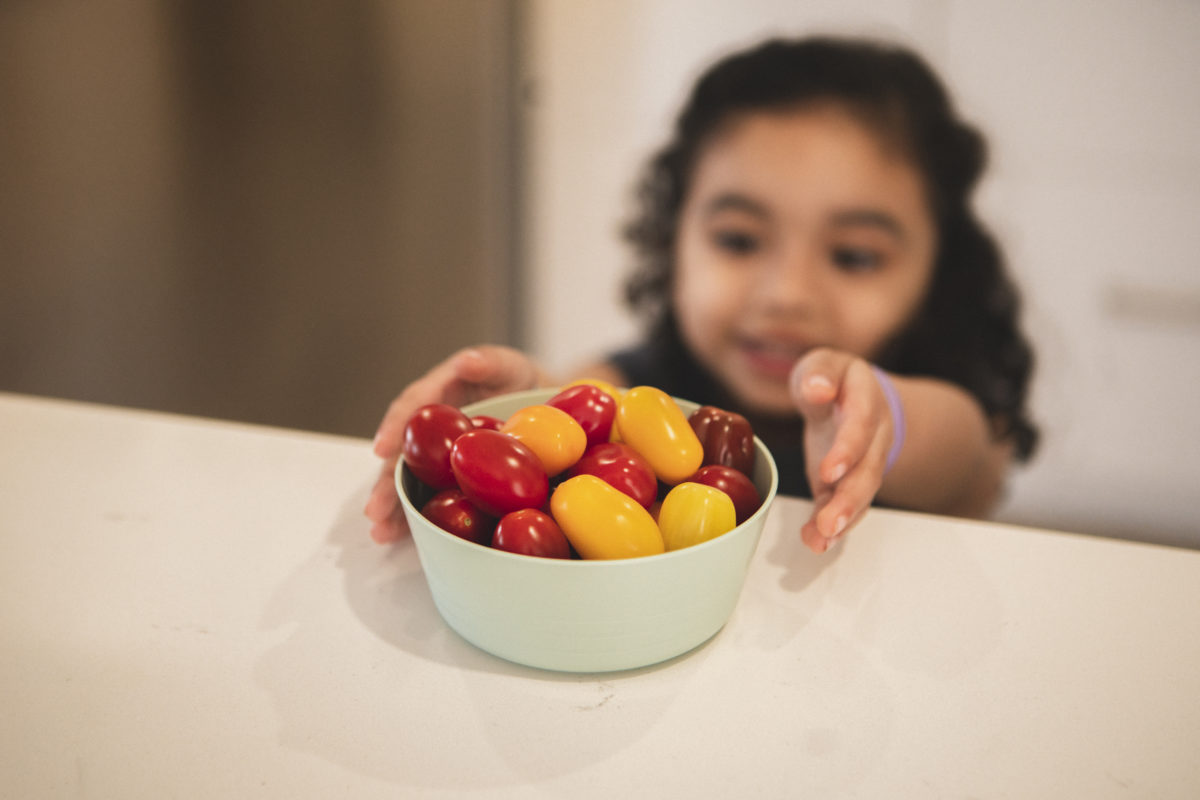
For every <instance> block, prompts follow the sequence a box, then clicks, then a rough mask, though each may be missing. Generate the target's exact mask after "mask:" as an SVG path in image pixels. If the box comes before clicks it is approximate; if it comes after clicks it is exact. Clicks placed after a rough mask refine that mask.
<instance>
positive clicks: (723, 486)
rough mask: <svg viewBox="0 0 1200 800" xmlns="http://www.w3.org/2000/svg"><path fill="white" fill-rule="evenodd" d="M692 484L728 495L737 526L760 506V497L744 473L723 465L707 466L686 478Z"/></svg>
mask: <svg viewBox="0 0 1200 800" xmlns="http://www.w3.org/2000/svg"><path fill="white" fill-rule="evenodd" d="M688 480H689V481H692V482H693V483H702V484H704V485H705V486H711V487H713V488H714V489H720V490H721V491H722V492H724V493H725V494H727V495H729V499H730V500H732V501H733V508H734V510H735V511H736V512H737V524H738V525H741V524H742V523H743V522H745V521H746V520H747V519H749V518H750V515H751V514H753V513H754V512H755V511H757V510H758V507H759V506H760V505H762V496H761V495H759V493H758V489H756V488H755V487H754V484H753V483H752V482H751V480H750V479H749V478H747V477H746V475H745V473H742V472H739V471H738V470H736V469H734V468H733V467H727V466H725V465H724V464H709V465H708V466H706V467H701V468H700V470H699V471H698V472H697V473H696V474H695V475H693V476H692V477H690V478H688Z"/></svg>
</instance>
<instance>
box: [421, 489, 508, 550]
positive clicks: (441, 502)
mask: <svg viewBox="0 0 1200 800" xmlns="http://www.w3.org/2000/svg"><path fill="white" fill-rule="evenodd" d="M421 514H422V515H423V516H424V517H425V518H426V519H428V520H429V521H430V522H432V523H433V524H434V525H437V526H438V527H439V528H441V529H442V530H446V531H449V532H450V533H453V534H454V535H455V536H458V537H460V538H463V539H466V540H467V541H469V542H475V543H476V544H487V543H488V542H490V541H491V540H492V529H493V528H495V527H496V520H495V518H493V517H490V516H488V515H487V514H485V513H484V512H483V511H482V510H480V509H479V508H478V507H477V506H476V505H475V504H474V503H472V502H471V501H470V500H468V499H467V496H466V495H465V494H463V493H462V490H461V489H457V488H455V489H443V490H442V491H440V492H438V493H437V494H435V495H434V496H433V497H431V498H430V499H429V502H427V503H426V504H425V505H424V506H422V507H421Z"/></svg>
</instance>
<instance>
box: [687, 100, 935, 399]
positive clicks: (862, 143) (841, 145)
mask: <svg viewBox="0 0 1200 800" xmlns="http://www.w3.org/2000/svg"><path fill="white" fill-rule="evenodd" d="M934 242H935V231H934V223H933V219H932V216H931V214H930V212H929V209H928V204H927V202H926V199H925V193H924V186H923V184H922V181H921V179H920V176H919V174H918V173H917V171H916V170H915V169H914V168H913V167H912V166H911V165H910V164H909V162H908V161H907V160H906V159H905V158H904V157H903V156H902V155H901V154H900V152H899V151H897V150H896V149H894V148H889V147H887V146H886V145H885V142H884V141H883V140H881V139H880V138H878V137H877V136H876V135H875V134H874V132H873V131H872V130H870V129H869V128H867V127H866V126H864V125H863V124H862V123H861V122H859V121H858V120H857V119H856V118H855V117H854V116H852V115H851V114H850V113H848V112H847V111H845V110H843V109H842V108H840V107H838V106H835V105H831V104H825V105H819V106H814V107H807V108H805V109H802V110H794V111H787V112H774V113H754V114H748V115H745V116H743V117H739V118H736V119H735V120H734V121H732V122H731V123H729V124H728V125H726V127H725V128H724V129H723V130H722V131H721V132H719V133H718V134H717V135H716V136H715V137H714V138H713V139H712V140H711V141H710V142H709V143H708V144H707V146H706V147H704V148H703V149H702V150H701V151H700V155H699V157H698V160H697V162H696V165H695V168H694V172H693V175H692V183H691V187H690V190H689V192H688V196H687V198H686V199H685V202H684V207H683V211H682V215H681V218H680V228H679V236H678V240H677V245H676V273H675V283H674V285H673V287H672V302H673V307H674V309H675V313H676V316H677V319H678V320H679V327H680V331H681V333H682V335H683V337H684V340H685V342H686V343H687V345H688V346H689V348H690V349H691V350H692V351H693V352H694V353H695V354H696V356H697V358H698V359H699V360H700V362H701V363H702V364H703V365H704V366H705V367H706V368H707V369H708V370H709V371H710V372H712V373H713V374H714V375H715V376H716V377H717V378H718V379H719V380H721V381H722V382H723V383H724V384H725V385H726V386H727V387H729V388H730V390H731V391H732V392H733V393H734V395H735V396H737V398H738V399H739V400H740V401H741V402H743V403H745V404H746V405H747V406H749V407H750V408H753V409H755V410H758V411H761V412H766V413H776V414H788V413H795V405H794V402H793V399H792V398H791V397H790V395H789V392H788V387H787V378H788V374H789V372H790V371H791V368H792V366H793V365H794V364H795V362H796V361H797V359H799V358H800V357H801V356H802V355H804V353H806V352H807V351H808V350H810V349H811V348H813V347H818V346H827V347H833V348H836V349H839V350H844V351H847V352H850V353H854V354H856V355H859V356H862V357H863V358H867V359H871V358H873V357H874V356H875V355H876V354H878V353H879V351H880V350H881V349H882V347H883V346H884V345H885V344H886V343H887V342H888V341H889V340H890V339H891V338H892V337H894V336H895V335H896V334H898V333H899V332H900V331H901V330H902V329H903V328H904V326H905V325H907V324H908V322H909V321H910V320H911V319H912V318H913V316H914V315H915V314H916V313H917V311H918V310H919V307H920V303H921V299H922V297H923V296H924V295H925V292H926V289H927V287H928V285H929V282H930V280H931V278H932V271H933V260H934V255H935V254H934V247H935V244H934Z"/></svg>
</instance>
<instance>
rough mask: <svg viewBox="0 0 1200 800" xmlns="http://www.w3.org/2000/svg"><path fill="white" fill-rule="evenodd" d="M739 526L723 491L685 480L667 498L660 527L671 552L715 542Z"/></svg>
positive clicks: (659, 513)
mask: <svg viewBox="0 0 1200 800" xmlns="http://www.w3.org/2000/svg"><path fill="white" fill-rule="evenodd" d="M736 525H737V514H736V513H735V511H734V508H733V500H731V499H730V497H729V495H727V494H725V493H724V492H722V491H721V490H720V489H714V488H713V487H712V486H705V485H704V484H700V483H691V482H690V481H685V482H684V483H681V484H679V485H678V486H676V487H675V488H673V489H671V491H669V492H667V496H666V497H664V498H663V501H662V509H661V510H660V511H659V512H658V528H659V530H660V531H661V532H662V538H663V544H664V546H665V547H666V548H667V549H668V550H678V549H680V548H681V547H691V546H692V545H694V544H700V543H701V542H707V541H708V540H709V539H715V538H716V537H718V536H720V535H721V534H722V533H727V532H729V531H731V530H733V529H734V527H735V526H736Z"/></svg>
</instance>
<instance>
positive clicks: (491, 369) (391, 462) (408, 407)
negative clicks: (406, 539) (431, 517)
mask: <svg viewBox="0 0 1200 800" xmlns="http://www.w3.org/2000/svg"><path fill="white" fill-rule="evenodd" d="M542 382H543V378H542V375H541V372H540V371H539V370H538V368H537V366H536V365H535V364H534V363H533V361H532V360H531V359H530V358H529V357H528V356H526V355H525V354H524V353H521V352H520V351H518V350H514V349H512V348H510V347H498V346H492V345H484V346H480V347H472V348H468V349H466V350H460V351H458V352H457V353H455V354H454V355H452V356H450V357H449V358H448V359H446V360H445V361H443V362H442V363H440V364H438V365H437V366H436V367H434V368H433V369H431V370H430V371H429V372H427V373H426V374H425V375H424V376H423V377H421V378H419V379H417V380H416V381H414V382H413V383H411V384H410V385H409V386H408V388H406V389H405V390H404V391H403V392H401V393H400V396H399V397H397V398H396V399H395V400H393V401H392V404H391V405H390V406H388V410H387V413H386V414H384V416H383V421H382V422H380V423H379V430H378V431H377V432H376V433H375V444H374V448H375V455H377V456H379V457H380V458H382V459H383V468H382V469H381V470H380V473H379V479H378V480H377V481H376V482H375V486H374V488H372V489H371V496H370V498H369V499H368V500H367V505H366V507H365V508H364V509H363V513H364V514H365V515H366V516H367V518H368V519H370V520H371V522H372V523H373V524H372V526H371V538H372V539H374V540H375V541H377V542H379V543H381V544H383V543H386V542H392V541H395V540H396V539H399V538H401V537H402V536H404V535H405V534H407V533H408V524H407V523H406V522H405V520H404V510H403V509H402V508H401V507H400V498H399V497H397V495H396V485H395V476H394V473H395V470H396V462H397V461H398V460H399V459H400V455H401V450H402V448H403V446H404V427H405V426H406V425H407V424H408V419H409V417H411V416H412V414H413V412H414V411H416V410H417V409H418V408H420V407H421V406H423V405H427V404H429V403H447V404H449V405H453V406H463V405H467V404H468V403H474V402H476V401H477V400H483V399H485V398H488V397H493V396H495V395H498V394H505V393H507V392H515V391H520V390H522V389H533V388H535V387H537V386H538V385H539V384H540V383H542Z"/></svg>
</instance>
